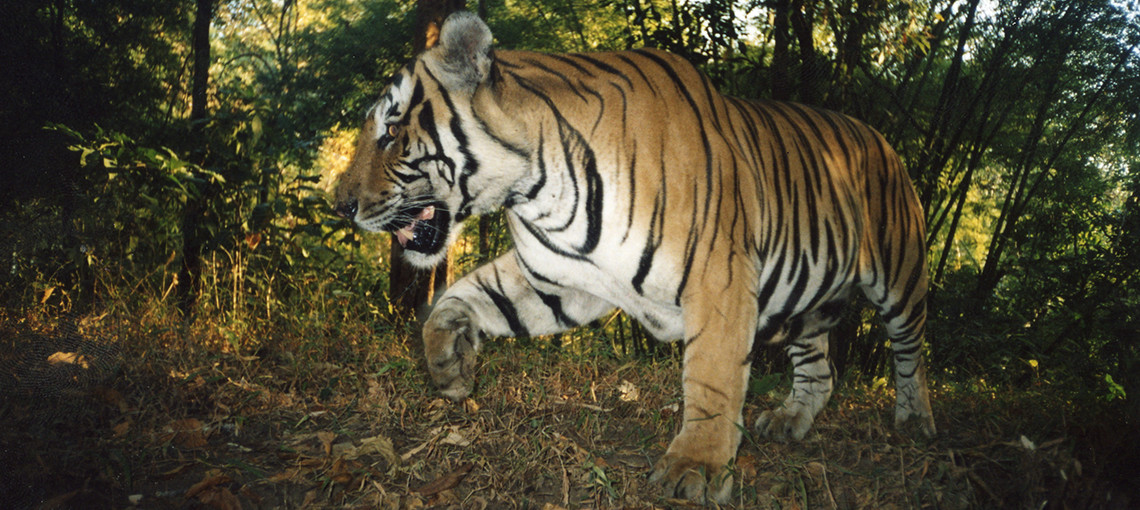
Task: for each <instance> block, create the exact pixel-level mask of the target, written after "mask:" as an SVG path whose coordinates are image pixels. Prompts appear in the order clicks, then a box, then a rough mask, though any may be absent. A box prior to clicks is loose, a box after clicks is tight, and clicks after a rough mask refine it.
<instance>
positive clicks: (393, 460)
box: [344, 435, 400, 466]
mask: <svg viewBox="0 0 1140 510" xmlns="http://www.w3.org/2000/svg"><path fill="white" fill-rule="evenodd" d="M362 455H379V456H380V457H381V458H383V459H384V461H385V462H387V463H388V465H389V466H398V465H400V456H399V455H396V447H395V446H393V445H392V440H391V439H388V438H386V437H384V436H381V435H376V436H372V437H369V438H365V439H361V440H360V446H358V447H356V448H354V449H353V450H351V451H349V452H345V456H344V457H345V458H346V459H348V460H356V459H357V458H359V457H360V456H362Z"/></svg>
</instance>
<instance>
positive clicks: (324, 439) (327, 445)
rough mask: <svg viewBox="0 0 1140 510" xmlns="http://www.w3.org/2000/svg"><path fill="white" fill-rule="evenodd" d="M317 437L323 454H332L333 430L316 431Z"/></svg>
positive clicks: (334, 435)
mask: <svg viewBox="0 0 1140 510" xmlns="http://www.w3.org/2000/svg"><path fill="white" fill-rule="evenodd" d="M317 439H320V440H321V448H322V450H323V451H324V452H325V455H332V442H333V440H334V439H336V433H335V432H324V431H322V432H317Z"/></svg>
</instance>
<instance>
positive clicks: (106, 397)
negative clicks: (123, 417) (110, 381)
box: [91, 386, 131, 414]
mask: <svg viewBox="0 0 1140 510" xmlns="http://www.w3.org/2000/svg"><path fill="white" fill-rule="evenodd" d="M91 393H92V395H94V396H95V398H96V399H98V400H99V401H100V402H102V403H104V404H107V405H109V406H113V407H116V408H118V409H119V412H120V413H123V414H126V413H127V412H128V411H130V410H131V408H130V406H128V405H127V399H125V398H123V395H122V394H121V393H119V392H118V391H116V390H114V389H113V388H108V387H106V386H96V387H95V389H94V390H92V392H91Z"/></svg>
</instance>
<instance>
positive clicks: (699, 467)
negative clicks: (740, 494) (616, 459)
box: [649, 435, 733, 504]
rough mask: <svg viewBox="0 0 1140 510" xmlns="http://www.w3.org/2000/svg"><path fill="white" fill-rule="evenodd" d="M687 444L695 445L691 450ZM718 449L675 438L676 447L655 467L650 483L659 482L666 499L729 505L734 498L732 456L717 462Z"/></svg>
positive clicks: (673, 446) (670, 446) (682, 437)
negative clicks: (730, 467) (730, 468)
mask: <svg viewBox="0 0 1140 510" xmlns="http://www.w3.org/2000/svg"><path fill="white" fill-rule="evenodd" d="M686 445H695V446H693V447H688V446H686ZM715 450H716V448H712V447H711V445H707V444H700V442H693V441H686V440H685V438H684V436H683V435H681V436H677V437H676V438H673V444H671V445H669V450H668V451H667V452H665V455H663V456H662V457H661V458H660V459H658V460H657V463H656V464H654V466H653V473H652V474H650V475H649V481H650V482H653V483H660V484H661V485H662V487H663V488H664V490H665V497H673V498H682V499H688V500H691V501H695V502H697V503H702V504H707V503H713V502H715V503H722V504H723V503H727V502H728V500H729V497H730V496H731V495H732V483H733V476H732V472H731V471H730V470H729V466H730V464H731V462H732V456H731V454H730V455H728V456H727V457H726V458H723V459H717V458H713V457H718V455H715V454H711V453H712V452H713V451H715Z"/></svg>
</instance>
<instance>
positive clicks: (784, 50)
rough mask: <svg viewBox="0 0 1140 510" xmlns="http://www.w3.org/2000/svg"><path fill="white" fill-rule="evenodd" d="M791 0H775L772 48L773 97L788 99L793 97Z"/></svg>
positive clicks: (782, 99)
mask: <svg viewBox="0 0 1140 510" xmlns="http://www.w3.org/2000/svg"><path fill="white" fill-rule="evenodd" d="M790 8H791V6H790V5H789V0H775V12H776V20H775V23H774V24H773V28H772V30H773V32H774V34H773V38H774V39H775V47H774V48H772V99H775V100H778V101H787V100H789V99H791V98H792V87H791V84H790V83H788V65H789V59H788V50H789V46H790V44H789V38H788V11H789V9H790Z"/></svg>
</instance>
